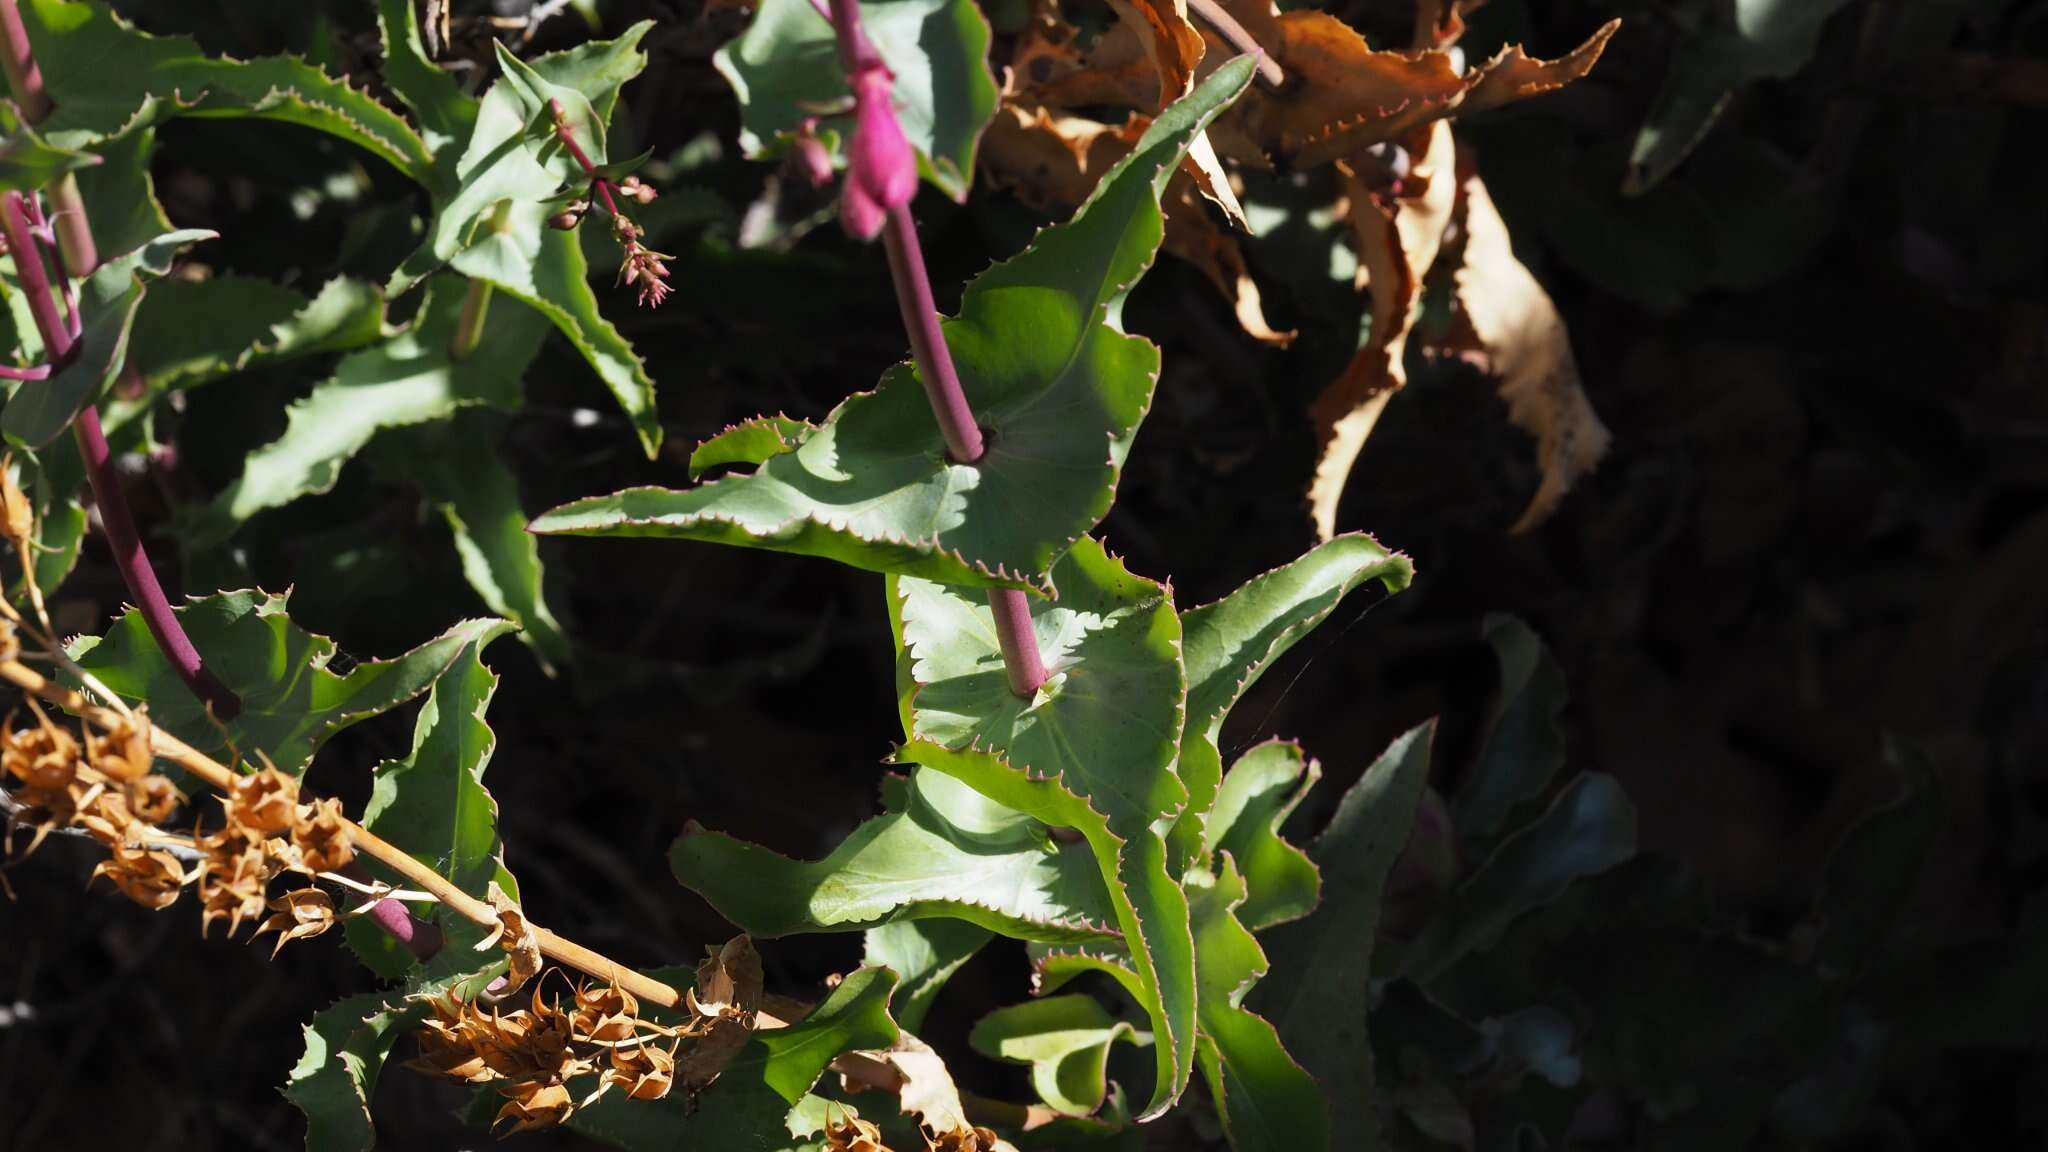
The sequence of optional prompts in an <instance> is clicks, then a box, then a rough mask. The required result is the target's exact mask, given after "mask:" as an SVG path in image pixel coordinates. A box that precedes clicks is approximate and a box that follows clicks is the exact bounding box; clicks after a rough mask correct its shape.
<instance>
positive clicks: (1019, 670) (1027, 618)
mask: <svg viewBox="0 0 2048 1152" xmlns="http://www.w3.org/2000/svg"><path fill="white" fill-rule="evenodd" d="M988 606H989V609H990V610H991V611H993V612H994V613H995V617H996V643H997V644H998V645H1000V646H1001V647H1002V650H1003V672H1004V673H1005V674H1007V675H1008V676H1009V678H1010V691H1011V692H1014V693H1016V694H1017V695H1019V696H1021V697H1023V698H1024V699H1026V700H1029V699H1031V698H1032V697H1033V696H1035V695H1037V694H1038V686H1039V685H1041V684H1043V683H1045V661H1044V659H1043V658H1041V657H1040V656H1039V654H1038V633H1037V632H1035V631H1033V630H1032V627H1031V598H1030V597H1029V596H1026V595H1024V593H1022V592H1019V591H1018V590H1017V589H1015V588H991V589H989V590H988Z"/></svg>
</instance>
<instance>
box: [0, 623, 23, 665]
mask: <svg viewBox="0 0 2048 1152" xmlns="http://www.w3.org/2000/svg"><path fill="white" fill-rule="evenodd" d="M19 659H21V636H20V635H19V634H18V633H16V632H15V630H14V621H12V620H8V619H4V618H0V663H9V664H11V663H13V662H14V661H16V660H19Z"/></svg>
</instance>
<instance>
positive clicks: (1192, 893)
mask: <svg viewBox="0 0 2048 1152" xmlns="http://www.w3.org/2000/svg"><path fill="white" fill-rule="evenodd" d="M1218 861H1219V863H1220V865H1221V870H1220V872H1219V873H1218V874H1217V875H1215V876H1211V875H1210V874H1209V873H1207V872H1204V871H1196V872H1191V873H1189V883H1188V907H1189V911H1190V915H1191V917H1192V919H1193V923H1194V931H1195V971H1196V973H1197V974H1198V975H1199V977H1200V987H1201V992H1200V995H1201V1008H1200V1012H1199V1018H1200V1021H1201V1029H1202V1032H1201V1039H1200V1041H1199V1042H1198V1044H1197V1047H1196V1057H1197V1058H1198V1059H1199V1060H1200V1062H1201V1065H1202V1075H1203V1077H1204V1078H1205V1079H1206V1080H1207V1081H1208V1082H1209V1096H1210V1098H1211V1099H1213V1100H1214V1101H1215V1102H1216V1111H1217V1114H1218V1117H1219V1118H1220V1119H1221V1120H1222V1121H1223V1131H1224V1134H1225V1135H1227V1136H1228V1137H1229V1138H1230V1146H1231V1148H1233V1149H1235V1150H1236V1152H1321V1150H1325V1149H1328V1148H1329V1147H1330V1106H1329V1104H1328V1103H1327V1102H1326V1101H1325V1099H1324V1094H1323V1090H1322V1089H1321V1088H1319V1087H1318V1086H1317V1084H1316V1081H1315V1078H1314V1077H1312V1076H1310V1075H1309V1074H1308V1072H1307V1071H1306V1070H1304V1069H1303V1068H1302V1066H1301V1065H1299V1064H1297V1063H1295V1061H1294V1058H1293V1057H1292V1056H1289V1055H1288V1054H1287V1049H1286V1048H1285V1047H1283V1046H1282V1045H1281V1043H1280V1034H1279V1033H1278V1032H1277V1031H1275V1030H1274V1028H1273V1025H1272V1024H1271V1023H1270V1022H1268V1021H1267V1020H1266V1019H1265V1018H1264V1017H1261V1016H1259V1015H1258V1014H1256V1013H1254V1012H1251V1011H1249V1010H1247V1009H1245V1008H1244V1007H1243V1000H1244V996H1245V993H1246V992H1248V991H1250V990H1251V987H1252V985H1253V984H1255V983H1257V981H1258V979H1259V978H1260V977H1261V976H1264V975H1265V974H1266V954H1265V953H1264V952H1262V951H1260V949H1259V943H1258V941H1257V940H1255V939H1253V937H1252V934H1251V932H1250V930H1249V929H1247V928H1246V927H1245V926H1244V925H1243V924H1241V923H1239V921H1238V918H1237V916H1236V914H1235V909H1236V908H1237V907H1238V906H1239V905H1240V904H1242V903H1243V901H1244V898H1245V884H1244V878H1243V877H1241V876H1239V875H1238V872H1237V866H1236V862H1235V861H1233V860H1232V859H1231V858H1230V857H1229V856H1228V855H1223V856H1220V857H1218ZM1347 1135H1348V1136H1350V1137H1352V1138H1356V1137H1357V1136H1359V1135H1362V1133H1348V1134H1347Z"/></svg>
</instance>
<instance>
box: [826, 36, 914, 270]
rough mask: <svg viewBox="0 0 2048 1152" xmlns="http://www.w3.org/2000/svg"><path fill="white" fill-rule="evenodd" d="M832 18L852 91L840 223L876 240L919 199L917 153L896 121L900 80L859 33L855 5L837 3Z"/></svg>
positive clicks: (860, 237) (862, 238) (853, 232)
mask: <svg viewBox="0 0 2048 1152" xmlns="http://www.w3.org/2000/svg"><path fill="white" fill-rule="evenodd" d="M832 18H833V21H834V22H835V24H838V25H840V27H839V47H840V52H839V58H840V64H841V65H842V66H843V67H844V68H845V70H846V83H847V86H848V87H849V88H851V89H853V121H854V133H853V143H852V145H851V147H850V148H849V150H848V153H847V162H846V183H845V184H844V185H843V186H842V187H841V188H840V190H839V221H840V223H841V224H842V225H843V226H844V227H845V228H846V230H847V232H848V233H850V234H852V235H853V236H855V237H856V238H858V239H861V240H872V239H874V238H875V234H876V233H878V232H880V231H881V230H882V225H883V224H884V223H886V222H887V221H888V218H889V213H890V212H892V211H894V210H895V209H897V208H901V207H903V206H904V205H905V204H908V203H910V201H911V200H912V198H914V197H915V196H916V195H917V153H916V152H914V151H912V150H911V147H910V140H909V139H908V138H907V137H905V136H904V135H903V125H902V123H901V122H899V121H898V120H897V119H896V103H895V81H896V78H895V77H894V76H893V75H891V74H890V72H889V66H888V65H886V64H884V63H882V56H881V53H879V52H877V51H876V50H875V46H874V44H873V43H872V42H870V41H869V40H868V38H867V35H866V34H865V33H863V32H862V31H861V30H860V10H859V8H858V7H857V6H856V5H855V4H854V3H853V0H835V3H834V4H833V5H832Z"/></svg>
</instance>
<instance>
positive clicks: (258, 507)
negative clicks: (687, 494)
mask: <svg viewBox="0 0 2048 1152" xmlns="http://www.w3.org/2000/svg"><path fill="white" fill-rule="evenodd" d="M458 283H459V282H458V281H455V280H453V279H450V280H445V281H442V282H440V283H438V284H436V285H435V286H434V289H433V290H432V291H430V292H429V293H428V294H427V298H426V300H425V301H424V302H422V303H421V305H420V315H419V317H418V318H417V319H415V320H414V321H413V323H412V324H411V325H410V326H409V327H407V328H406V329H405V330H404V331H402V332H400V333H398V334H397V335H395V336H393V337H392V338H391V339H389V340H387V341H385V342H384V343H381V344H377V345H373V346H371V347H368V348H365V349H363V350H362V351H359V352H354V353H351V354H350V355H348V356H346V357H344V358H343V359H342V361H341V364H340V365H339V366H338V367H337V368H336V369H335V372H334V376H333V377H332V378H330V379H328V380H326V381H323V382H322V383H320V384H318V385H315V386H314V388H313V392H312V394H311V395H309V396H307V397H306V398H305V399H303V400H300V401H297V402H295V403H293V404H292V405H291V406H290V407H288V408H286V409H285V431H284V435H283V436H281V437H279V438H278V439H276V440H274V441H272V442H271V443H269V444H266V445H264V446H263V447H261V448H258V449H256V450H255V451H253V452H251V453H249V455H248V457H247V458H246V459H245V460H244V461H243V464H242V475H241V476H240V477H238V478H237V479H236V480H235V481H234V482H233V483H231V484H229V485H228V486H227V487H226V488H225V489H223V490H222V491H221V493H220V494H219V495H218V496H216V497H214V500H213V503H212V504H211V505H210V506H208V508H207V509H206V510H205V511H204V512H203V513H201V514H200V515H199V516H197V517H195V518H194V519H193V521H192V523H191V524H190V525H189V527H188V529H187V530H188V532H189V533H190V534H191V536H192V538H193V539H194V540H195V541H196V542H198V543H200V544H208V543H214V542H218V541H220V540H222V539H224V538H226V537H227V536H228V535H229V534H230V533H232V532H233V531H234V530H235V529H236V528H237V527H239V526H240V525H241V524H242V522H243V521H245V520H247V519H249V518H250V517H251V516H254V515H255V514H256V513H258V512H261V511H263V510H265V509H267V508H277V507H280V506H282V505H285V504H289V503H290V502H292V501H294V500H297V499H298V498H300V497H301V496H307V495H312V494H315V493H319V492H325V491H327V490H328V489H330V488H332V487H333V486H334V483H335V481H336V480H338V479H340V477H341V468H342V465H344V464H346V463H347V462H348V461H349V459H350V457H352V456H354V455H355V454H356V453H357V452H359V451H361V450H362V448H363V446H364V445H366V444H368V443H369V442H370V438H371V437H372V436H374V435H376V434H377V432H379V431H380V430H382V429H386V428H398V427H403V426H406V425H411V424H422V423H426V422H428V421H435V420H445V419H447V418H448V417H450V416H453V415H454V414H455V413H456V412H457V411H459V410H461V409H463V408H466V407H471V406H475V405H492V406H495V407H500V408H510V407H515V406H517V404H518V403H519V399H520V391H519V384H520V376H521V375H522V374H523V373H524V372H525V371H526V366H527V364H528V363H529V362H531V361H532V359H533V357H534V355H535V353H537V352H538V351H539V350H540V341H541V337H542V334H543V329H542V327H541V324H540V322H539V318H538V317H536V316H535V315H534V314H533V313H532V312H531V311H529V310H528V309H525V308H520V307H509V308H508V307H498V308H493V309H491V311H490V314H489V316H488V318H487V320H486V323H485V327H484V334H483V339H482V341H481V342H480V343H479V344H478V345H477V348H476V351H475V352H473V353H472V354H471V355H470V356H469V357H467V358H466V359H462V360H457V359H456V358H455V357H454V355H453V353H452V352H451V351H450V346H451V344H452V343H453V342H454V338H455V332H456V327H457V324H458V322H459V320H460V317H461V312H462V294H461V292H459V291H457V290H456V286H457V284H458Z"/></svg>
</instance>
